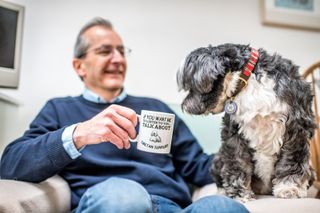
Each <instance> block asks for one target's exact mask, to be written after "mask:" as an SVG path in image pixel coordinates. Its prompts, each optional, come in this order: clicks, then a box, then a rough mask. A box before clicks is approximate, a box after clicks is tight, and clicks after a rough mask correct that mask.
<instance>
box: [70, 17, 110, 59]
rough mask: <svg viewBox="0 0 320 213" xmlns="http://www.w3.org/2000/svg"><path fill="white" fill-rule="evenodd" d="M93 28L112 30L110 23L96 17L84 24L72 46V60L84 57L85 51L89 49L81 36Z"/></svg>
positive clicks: (87, 43)
mask: <svg viewBox="0 0 320 213" xmlns="http://www.w3.org/2000/svg"><path fill="white" fill-rule="evenodd" d="M95 26H103V27H106V28H109V29H113V27H112V24H111V22H110V21H108V20H106V19H104V18H101V17H96V18H93V19H92V20H90V21H89V22H88V23H86V24H85V25H84V26H83V27H82V28H81V30H80V32H79V34H78V36H77V41H76V43H75V45H74V52H73V56H74V58H82V57H83V56H85V54H86V51H87V50H88V48H89V45H90V44H89V42H88V41H87V40H86V39H85V38H84V37H83V34H84V33H85V32H86V31H87V30H88V29H90V28H91V27H95Z"/></svg>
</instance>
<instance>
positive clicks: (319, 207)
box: [192, 184, 320, 213]
mask: <svg viewBox="0 0 320 213" xmlns="http://www.w3.org/2000/svg"><path fill="white" fill-rule="evenodd" d="M312 190H314V188H310V190H309V191H308V198H301V199H281V198H275V197H273V196H267V195H260V196H257V199H256V200H254V201H250V202H247V203H244V205H245V206H246V207H247V209H248V210H249V211H250V212H252V213H269V212H272V213H283V212H290V213H301V212H308V213H319V212H320V200H319V199H316V198H313V195H314V194H315V193H314V192H313V191H312ZM216 194H218V190H217V186H216V185H215V184H209V185H206V186H204V187H202V188H199V189H196V190H195V191H194V193H193V196H192V199H193V201H196V200H198V199H200V198H202V197H205V196H210V195H216Z"/></svg>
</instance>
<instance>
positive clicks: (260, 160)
mask: <svg viewBox="0 0 320 213" xmlns="http://www.w3.org/2000/svg"><path fill="white" fill-rule="evenodd" d="M273 87H274V82H273V80H272V79H268V78H267V77H265V76H264V77H262V79H261V82H257V81H256V80H255V79H254V78H250V80H249V83H248V86H247V88H245V90H244V91H243V92H242V93H240V94H239V96H238V97H237V98H236V99H235V101H236V102H237V104H238V106H239V109H238V111H237V113H236V114H235V116H234V119H235V121H236V122H237V123H239V127H240V128H239V133H242V134H243V136H244V137H245V139H247V140H248V141H249V146H250V147H251V148H253V149H254V150H255V154H254V156H253V158H254V160H255V169H254V173H255V174H257V175H258V176H259V177H260V178H261V179H262V180H263V182H264V183H265V186H266V187H267V186H268V185H269V183H270V179H271V176H272V175H273V174H274V164H275V161H276V157H275V156H276V154H278V153H279V152H280V149H281V146H282V144H283V135H284V133H285V123H286V115H287V109H288V107H287V105H286V104H284V103H281V102H280V101H279V100H278V98H277V97H276V95H275V93H274V91H273Z"/></svg>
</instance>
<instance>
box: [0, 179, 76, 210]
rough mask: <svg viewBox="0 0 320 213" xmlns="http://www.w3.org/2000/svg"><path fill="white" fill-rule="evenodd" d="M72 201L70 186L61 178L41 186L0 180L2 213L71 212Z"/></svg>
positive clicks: (0, 207) (49, 180)
mask: <svg viewBox="0 0 320 213" xmlns="http://www.w3.org/2000/svg"><path fill="white" fill-rule="evenodd" d="M70 199H71V194H70V189H69V186H68V184H67V182H66V181H64V180H63V179H62V178H61V177H59V176H54V177H51V178H49V179H47V180H46V181H43V182H41V183H39V184H33V183H27V182H22V181H14V180H0V212H1V213H7V212H8V213H19V212H32V213H44V212H46V213H50V212H61V213H63V212H69V211H70Z"/></svg>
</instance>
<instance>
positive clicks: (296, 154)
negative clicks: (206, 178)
mask: <svg viewBox="0 0 320 213" xmlns="http://www.w3.org/2000/svg"><path fill="white" fill-rule="evenodd" d="M258 52H259V55H260V56H259V59H258V62H257V64H256V66H255V68H254V70H253V72H252V74H251V76H250V78H249V79H248V84H247V86H246V87H244V88H243V89H242V90H241V91H240V92H239V93H238V94H237V95H236V96H235V97H234V99H233V101H234V102H235V103H236V104H237V106H238V109H237V111H236V112H235V113H234V114H227V113H225V115H224V117H223V126H222V132H221V139H222V145H221V148H220V150H219V152H218V153H217V154H216V155H215V158H214V160H213V164H212V170H211V172H212V175H213V177H214V179H215V181H216V184H217V186H218V188H219V190H220V191H221V192H222V193H224V194H225V195H227V196H229V197H232V198H236V199H239V200H241V201H243V202H245V201H248V200H251V199H254V194H271V193H273V194H274V195H275V196H276V197H280V198H300V197H306V195H307V188H308V186H310V184H311V183H312V181H313V180H314V171H313V169H312V168H311V166H310V164H309V142H308V141H309V140H310V138H311V137H312V136H313V134H314V128H315V123H314V115H313V112H312V107H311V104H312V98H313V96H312V94H311V89H310V85H309V84H308V83H306V82H305V81H303V80H301V78H300V76H299V73H298V67H297V66H296V65H294V64H293V63H292V61H291V60H288V59H285V58H282V57H281V56H280V55H278V54H274V55H269V54H268V53H267V52H266V51H265V50H263V49H259V50H258ZM250 55H251V47H250V46H249V45H235V44H223V45H219V46H216V47H212V46H209V47H203V48H198V49H196V50H194V51H193V52H191V53H190V54H189V55H188V56H187V57H186V59H185V60H184V63H183V64H182V66H181V67H180V69H179V71H178V73H177V82H178V86H179V89H183V90H185V91H187V96H186V98H185V99H184V101H183V103H182V109H183V110H184V111H186V112H188V113H190V114H196V115H200V114H208V113H213V114H216V113H220V112H222V111H223V109H224V104H225V102H226V101H227V100H228V99H229V97H232V96H233V95H234V94H233V93H234V92H235V90H236V86H237V84H238V81H239V75H240V73H241V72H242V70H243V69H244V68H245V66H246V63H247V62H248V61H249V58H250Z"/></svg>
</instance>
